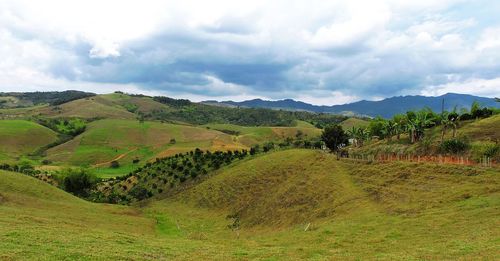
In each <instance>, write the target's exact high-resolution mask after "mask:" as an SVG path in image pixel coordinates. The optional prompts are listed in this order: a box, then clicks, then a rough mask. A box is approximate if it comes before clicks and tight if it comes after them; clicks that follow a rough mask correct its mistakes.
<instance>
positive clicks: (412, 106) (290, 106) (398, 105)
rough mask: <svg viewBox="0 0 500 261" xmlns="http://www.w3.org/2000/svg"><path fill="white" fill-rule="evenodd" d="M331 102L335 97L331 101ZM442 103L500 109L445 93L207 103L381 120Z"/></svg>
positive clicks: (491, 102) (487, 101)
mask: <svg viewBox="0 0 500 261" xmlns="http://www.w3.org/2000/svg"><path fill="white" fill-rule="evenodd" d="M333 98H334V97H333ZM443 99H444V106H445V109H446V110H452V109H453V108H454V107H455V106H456V107H457V108H458V109H460V108H470V106H471V104H472V103H473V102H474V101H477V102H479V103H480V104H481V105H483V106H487V107H499V106H500V105H499V103H498V102H496V101H495V99H493V98H486V97H479V96H473V95H468V94H456V93H447V94H444V95H441V96H437V97H427V96H420V95H416V96H396V97H391V98H387V99H384V100H381V101H366V100H363V101H359V102H354V103H349V104H343V105H333V106H318V105H312V104H309V103H305V102H301V101H295V100H292V99H285V100H278V101H266V100H261V99H254V100H248V101H242V102H234V101H222V102H216V101H207V102H206V103H207V104H210V105H219V106H231V107H232V106H234V107H249V108H270V109H282V110H294V111H311V112H322V113H335V114H344V115H360V116H371V117H375V116H382V117H384V118H389V117H392V116H393V115H394V114H397V113H405V112H406V111H408V110H418V109H422V108H424V107H429V108H431V109H432V110H433V111H437V112H439V111H441V104H442V101H443ZM204 103H205V102H204Z"/></svg>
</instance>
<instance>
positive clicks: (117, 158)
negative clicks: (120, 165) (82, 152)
mask: <svg viewBox="0 0 500 261" xmlns="http://www.w3.org/2000/svg"><path fill="white" fill-rule="evenodd" d="M136 150H137V148H135V149H133V150H130V151H127V152H125V153H123V154H120V155H118V156H117V157H116V158H114V159H112V160H110V161H106V162H101V163H97V164H94V165H92V167H102V166H105V165H109V164H111V162H113V161H117V160H120V159H122V158H123V157H125V156H127V155H128V154H130V153H132V152H134V151H136Z"/></svg>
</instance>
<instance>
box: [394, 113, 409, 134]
mask: <svg viewBox="0 0 500 261" xmlns="http://www.w3.org/2000/svg"><path fill="white" fill-rule="evenodd" d="M392 120H393V121H394V123H395V124H396V126H395V129H394V131H395V134H396V139H397V140H400V138H401V134H402V133H403V132H404V131H405V126H406V123H407V118H406V116H405V115H403V114H396V115H394V117H392Z"/></svg>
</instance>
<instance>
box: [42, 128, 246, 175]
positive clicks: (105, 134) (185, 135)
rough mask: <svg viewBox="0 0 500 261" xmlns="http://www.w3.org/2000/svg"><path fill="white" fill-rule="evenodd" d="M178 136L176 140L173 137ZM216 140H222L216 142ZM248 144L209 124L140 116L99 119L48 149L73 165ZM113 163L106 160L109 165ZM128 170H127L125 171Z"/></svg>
mask: <svg viewBox="0 0 500 261" xmlns="http://www.w3.org/2000/svg"><path fill="white" fill-rule="evenodd" d="M172 139H174V140H175V142H173V141H172ZM215 141H220V142H219V144H215V143H216V142H215ZM197 147H198V148H201V149H224V148H227V149H235V148H246V147H245V146H243V145H241V144H237V143H234V142H233V141H232V139H231V138H230V137H229V135H227V134H224V133H221V132H218V131H214V130H208V129H206V128H199V127H192V126H185V125H176V124H165V123H159V122H143V123H140V122H139V121H136V120H115V119H113V120H112V119H108V120H99V121H94V122H92V123H90V124H89V125H88V127H87V130H86V131H85V132H84V133H83V134H81V135H79V136H77V137H76V138H75V139H73V140H72V141H70V142H67V143H65V144H62V145H59V146H57V147H54V148H52V149H50V150H48V151H47V156H48V158H49V159H51V160H54V161H58V162H67V163H70V164H73V165H85V164H90V165H93V164H99V163H103V162H108V163H109V161H111V160H113V159H117V158H118V157H120V156H121V155H123V157H120V158H119V162H120V163H122V164H127V163H131V162H132V159H134V158H138V159H140V160H148V159H150V158H154V157H156V156H158V157H163V156H168V155H172V154H176V153H179V152H186V151H189V150H193V149H194V148H197ZM108 166H109V164H104V167H108ZM124 174H125V173H124Z"/></svg>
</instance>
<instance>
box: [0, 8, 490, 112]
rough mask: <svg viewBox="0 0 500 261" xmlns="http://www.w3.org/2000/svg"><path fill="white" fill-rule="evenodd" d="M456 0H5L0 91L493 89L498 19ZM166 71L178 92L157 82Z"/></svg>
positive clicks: (324, 94) (304, 94)
mask: <svg viewBox="0 0 500 261" xmlns="http://www.w3.org/2000/svg"><path fill="white" fill-rule="evenodd" d="M463 2H465V3H468V4H473V3H474V2H472V1H470V0H443V1H433V0H408V1H399V0H372V1H361V0H353V1H341V0H308V1H305V0H304V1H300V0H298V1H285V0H276V1H272V2H270V1H265V0H254V1H231V0H214V1H196V0H185V1H175V0H165V1H162V0H148V1H124V0H121V1H120V0H107V1H98V0H87V1H81V0H75V1H64V0H45V1H30V0H15V1H14V0H3V1H0V42H1V44H0V57H2V59H0V91H9V90H14V89H13V88H15V90H33V89H37V90H48V89H67V88H72V87H73V88H76V87H81V88H88V90H99V89H102V90H110V88H111V87H109V86H112V88H118V87H123V88H129V89H133V90H142V91H146V90H158V91H153V92H163V93H164V94H169V95H170V94H171V95H185V96H186V97H192V98H194V99H205V98H210V97H212V98H213V97H221V98H222V97H225V98H228V97H233V98H235V99H237V98H238V97H239V98H243V97H263V98H276V99H278V98H296V99H302V100H305V101H310V102H314V103H319V104H329V105H330V104H338V103H345V102H351V101H354V100H357V99H363V98H373V97H378V98H379V97H385V96H388V95H395V94H406V93H418V92H422V93H428V94H432V93H436V94H439V93H441V92H443V91H444V90H446V92H447V91H453V88H456V90H455V92H458V91H459V89H463V90H467V91H470V92H471V93H476V94H481V93H484V95H492V94H493V93H494V91H495V90H497V89H495V88H497V87H498V86H496V85H495V84H493V83H491V82H495V80H487V79H497V78H500V38H499V35H500V29H499V28H500V25H498V24H484V23H482V22H481V21H483V20H484V19H482V17H475V16H474V12H472V11H471V12H470V14H468V13H467V10H465V11H464V10H460V9H459V11H456V10H454V9H453V8H454V7H455V6H459V5H460V4H461V3H463ZM480 4H481V3H480ZM469 7H470V5H469ZM490 11H491V14H496V13H498V12H500V10H490ZM138 46H139V47H138ZM89 58H91V59H89ZM265 66H268V67H265ZM256 67H259V68H266V69H265V70H262V69H261V70H257V69H256ZM220 68H223V69H220ZM267 68H269V69H268V70H269V72H266V70H267ZM221 70H225V71H222V72H221ZM252 70H254V71H255V72H254V71H252ZM273 70H274V71H273ZM170 74H171V75H170ZM239 74H241V75H239ZM164 75H167V76H171V77H165V78H166V79H172V78H173V79H175V80H176V81H177V82H176V83H175V84H177V86H176V89H175V92H174V91H173V90H172V89H169V88H165V89H162V90H159V89H161V88H162V86H163V85H161V84H160V85H159V86H154V84H155V83H156V82H158V81H156V80H155V78H162V77H163V76H164ZM449 75H457V77H452V78H453V79H451V78H449V77H448V76H449ZM132 76H133V77H132ZM252 77H253V78H252ZM182 78H187V79H192V78H197V79H198V78H201V79H204V80H206V81H205V83H196V82H195V81H194V82H195V83H186V85H185V86H182V82H183V81H182ZM138 79H139V80H138ZM185 82H189V81H185ZM160 83H161V81H160ZM253 83H258V84H253ZM252 84H253V85H252ZM471 84H479V85H480V86H484V89H485V90H486V91H478V90H476V89H474V88H469V87H467V86H471ZM481 84H482V85H481ZM165 86H168V84H165ZM426 86H427V87H426ZM421 90H423V91H421ZM203 93H205V94H206V95H203Z"/></svg>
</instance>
